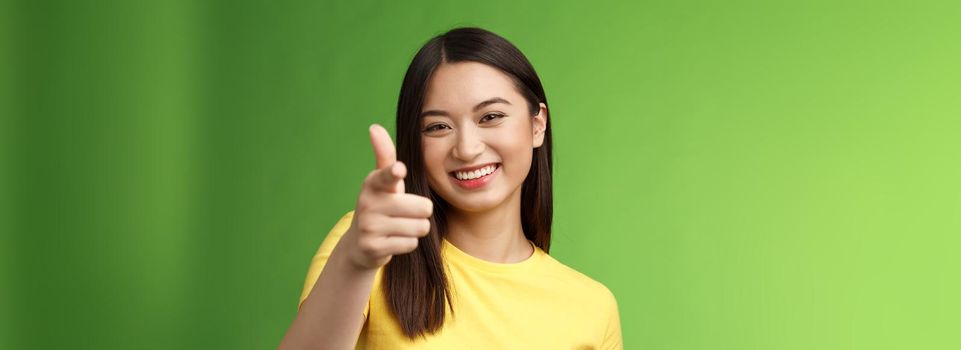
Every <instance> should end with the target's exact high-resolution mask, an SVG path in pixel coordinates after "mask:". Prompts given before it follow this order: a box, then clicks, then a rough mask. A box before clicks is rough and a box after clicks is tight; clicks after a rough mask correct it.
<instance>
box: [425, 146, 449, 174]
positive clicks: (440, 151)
mask: <svg viewBox="0 0 961 350" xmlns="http://www.w3.org/2000/svg"><path fill="white" fill-rule="evenodd" d="M431 141H434V142H431ZM421 145H422V148H421V154H422V155H423V156H424V167H425V168H426V169H427V173H428V174H429V175H431V176H433V175H434V174H437V173H443V172H444V157H445V153H444V147H445V146H444V145H443V144H442V143H441V142H437V140H430V141H428V140H424V141H422V143H421Z"/></svg>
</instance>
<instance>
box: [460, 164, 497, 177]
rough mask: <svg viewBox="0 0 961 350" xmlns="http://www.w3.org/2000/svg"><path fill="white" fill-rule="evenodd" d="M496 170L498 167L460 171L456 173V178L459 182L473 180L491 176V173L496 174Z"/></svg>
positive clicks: (490, 166) (491, 166) (489, 166)
mask: <svg viewBox="0 0 961 350" xmlns="http://www.w3.org/2000/svg"><path fill="white" fill-rule="evenodd" d="M496 169H497V166H496V165H488V166H485V167H483V168H480V169H477V170H474V171H467V172H464V171H458V172H456V173H454V177H456V178H457V179H458V180H473V179H476V178H478V177H481V176H486V175H490V173H492V172H494V170H496Z"/></svg>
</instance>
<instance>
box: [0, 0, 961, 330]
mask: <svg viewBox="0 0 961 350" xmlns="http://www.w3.org/2000/svg"><path fill="white" fill-rule="evenodd" d="M400 3H401V2H387V1H384V2H382V3H359V2H349V1H339V2H321V1H297V2H282V3H281V2H274V1H262V2H252V1H243V2H240V1H204V2H197V1H187V0H177V1H154V2H142V3H139V4H134V3H133V2H126V1H113V2H110V1H64V2H63V3H61V4H54V3H48V2H43V1H28V0H20V1H4V2H3V3H2V5H0V40H2V46H0V52H2V54H0V82H2V84H0V96H2V97H0V113H2V116H3V117H2V119H0V139H2V140H0V147H2V149H0V157H2V159H0V170H2V171H0V191H2V192H0V194H2V196H0V198H2V202H0V209H2V210H0V221H2V223H0V229H2V230H3V234H2V236H0V265H2V267H0V272H2V279H0V283H2V284H0V297H2V304H0V326H2V333H0V348H3V349H56V348H87V349H168V348H196V349H214V348H219V349H266V348H274V347H276V345H277V344H278V343H279V341H280V338H281V337H282V335H283V333H284V331H285V330H286V328H287V326H288V325H289V323H290V321H291V320H292V318H293V316H294V314H295V312H296V305H297V298H298V296H299V293H300V290H301V288H302V283H303V278H304V275H305V273H306V269H307V265H308V264H309V261H310V258H311V256H312V254H313V252H314V251H315V250H316V248H317V246H318V244H319V243H320V242H321V240H322V239H323V238H324V235H325V234H326V232H327V230H328V229H329V228H330V226H331V225H333V223H334V222H335V221H336V219H337V218H339V217H340V216H341V215H342V214H343V213H344V212H346V211H347V210H350V209H351V207H352V206H353V204H354V201H355V200H356V195H357V192H358V190H359V188H360V184H361V181H362V179H363V177H364V176H365V175H366V174H367V172H368V171H369V170H370V169H371V168H372V166H373V157H372V153H371V150H370V146H369V142H368V139H367V126H368V125H369V124H371V123H375V122H377V123H382V124H384V125H386V126H388V129H390V130H393V129H394V128H393V120H394V117H393V116H394V108H395V106H396V101H397V95H398V91H399V87H400V82H401V78H402V76H403V73H404V70H405V69H406V66H407V64H408V63H409V61H410V59H411V57H412V56H413V54H414V52H415V51H416V50H417V49H418V48H419V46H420V45H421V44H422V43H424V42H425V41H426V40H428V39H429V38H430V37H431V36H433V35H436V34H439V33H441V32H443V31H445V30H447V29H449V28H451V27H454V26H460V25H476V26H482V27H485V28H488V29H490V30H493V31H495V32H497V33H499V34H501V35H503V36H505V37H507V38H508V39H509V40H511V41H513V42H514V43H515V44H516V45H517V46H518V47H520V48H521V50H523V51H524V52H525V53H526V54H527V56H528V58H529V59H530V60H531V61H532V63H533V64H534V66H535V67H536V68H537V70H538V72H539V73H540V75H541V78H542V80H543V82H544V84H545V87H546V90H547V95H548V98H549V101H550V106H551V111H552V118H553V119H552V122H553V127H554V136H555V139H554V142H555V154H556V159H555V161H556V163H555V164H556V168H555V181H556V182H555V183H556V187H555V201H556V202H555V209H556V215H555V233H554V243H553V248H554V249H553V250H552V251H553V255H554V256H555V257H557V258H558V259H559V260H561V261H562V262H565V263H566V264H568V265H570V266H572V267H574V268H576V269H578V270H580V271H582V272H584V273H586V274H588V275H590V276H592V277H593V278H595V279H597V280H599V281H601V282H603V283H604V284H606V285H607V286H608V287H609V288H611V289H612V290H613V291H614V293H615V295H616V296H617V298H618V302H619V304H620V311H621V317H622V318H621V321H622V327H623V331H624V340H625V343H626V345H627V348H629V349H909V348H911V349H957V348H961V337H959V336H958V335H957V329H958V325H959V324H961V317H959V314H961V301H959V298H958V295H961V278H959V269H961V256H959V250H961V249H959V248H961V238H959V234H961V63H959V62H961V3H959V2H956V1H943V2H929V1H898V2H892V1H885V2H883V4H882V2H877V1H863V2H851V1H845V2H839V1H818V2H813V1H811V2H803V4H802V2H760V1H759V2H743V1H660V2H651V1H636V2H628V1H611V2H570V3H558V2H547V1H545V2H542V3H539V4H521V3H516V2H514V1H483V2H481V1H476V2H472V3H470V4H454V3H452V2H440V1H436V2H435V1H415V2H405V4H400Z"/></svg>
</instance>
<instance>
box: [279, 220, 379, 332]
mask: <svg viewBox="0 0 961 350" xmlns="http://www.w3.org/2000/svg"><path fill="white" fill-rule="evenodd" d="M347 234H350V233H347ZM341 247H342V245H340V244H338V247H337V248H334V250H333V252H332V253H331V255H330V259H329V260H328V261H327V264H326V265H325V266H324V268H323V272H321V273H320V277H318V278H317V282H316V283H315V284H314V286H313V288H312V289H311V290H310V292H309V293H310V294H309V295H308V296H307V299H305V300H304V302H303V304H301V306H300V311H299V312H298V313H297V317H296V318H295V319H294V322H293V324H291V326H290V328H289V329H288V330H287V334H286V335H285V336H284V339H283V341H281V343H280V348H279V349H353V348H354V346H355V345H356V343H357V338H358V336H359V335H360V330H361V328H362V327H363V325H364V321H365V317H364V312H363V311H364V309H365V307H366V305H367V301H368V299H369V298H370V290H371V287H372V286H373V283H374V276H375V275H376V273H377V270H376V269H363V268H357V267H355V266H353V264H351V263H350V262H349V261H348V260H347V259H346V256H345V254H343V251H344V249H340V248H341ZM312 344H316V345H313V347H312Z"/></svg>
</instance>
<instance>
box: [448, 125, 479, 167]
mask: <svg viewBox="0 0 961 350" xmlns="http://www.w3.org/2000/svg"><path fill="white" fill-rule="evenodd" d="M485 148H486V146H485V145H484V142H483V139H482V137H481V135H480V132H479V130H477V128H476V127H473V126H467V127H464V128H461V130H460V132H458V133H457V146H456V147H454V152H453V153H454V157H455V158H458V159H460V160H463V161H471V160H473V159H474V158H477V156H479V155H481V153H484V149H485Z"/></svg>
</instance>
